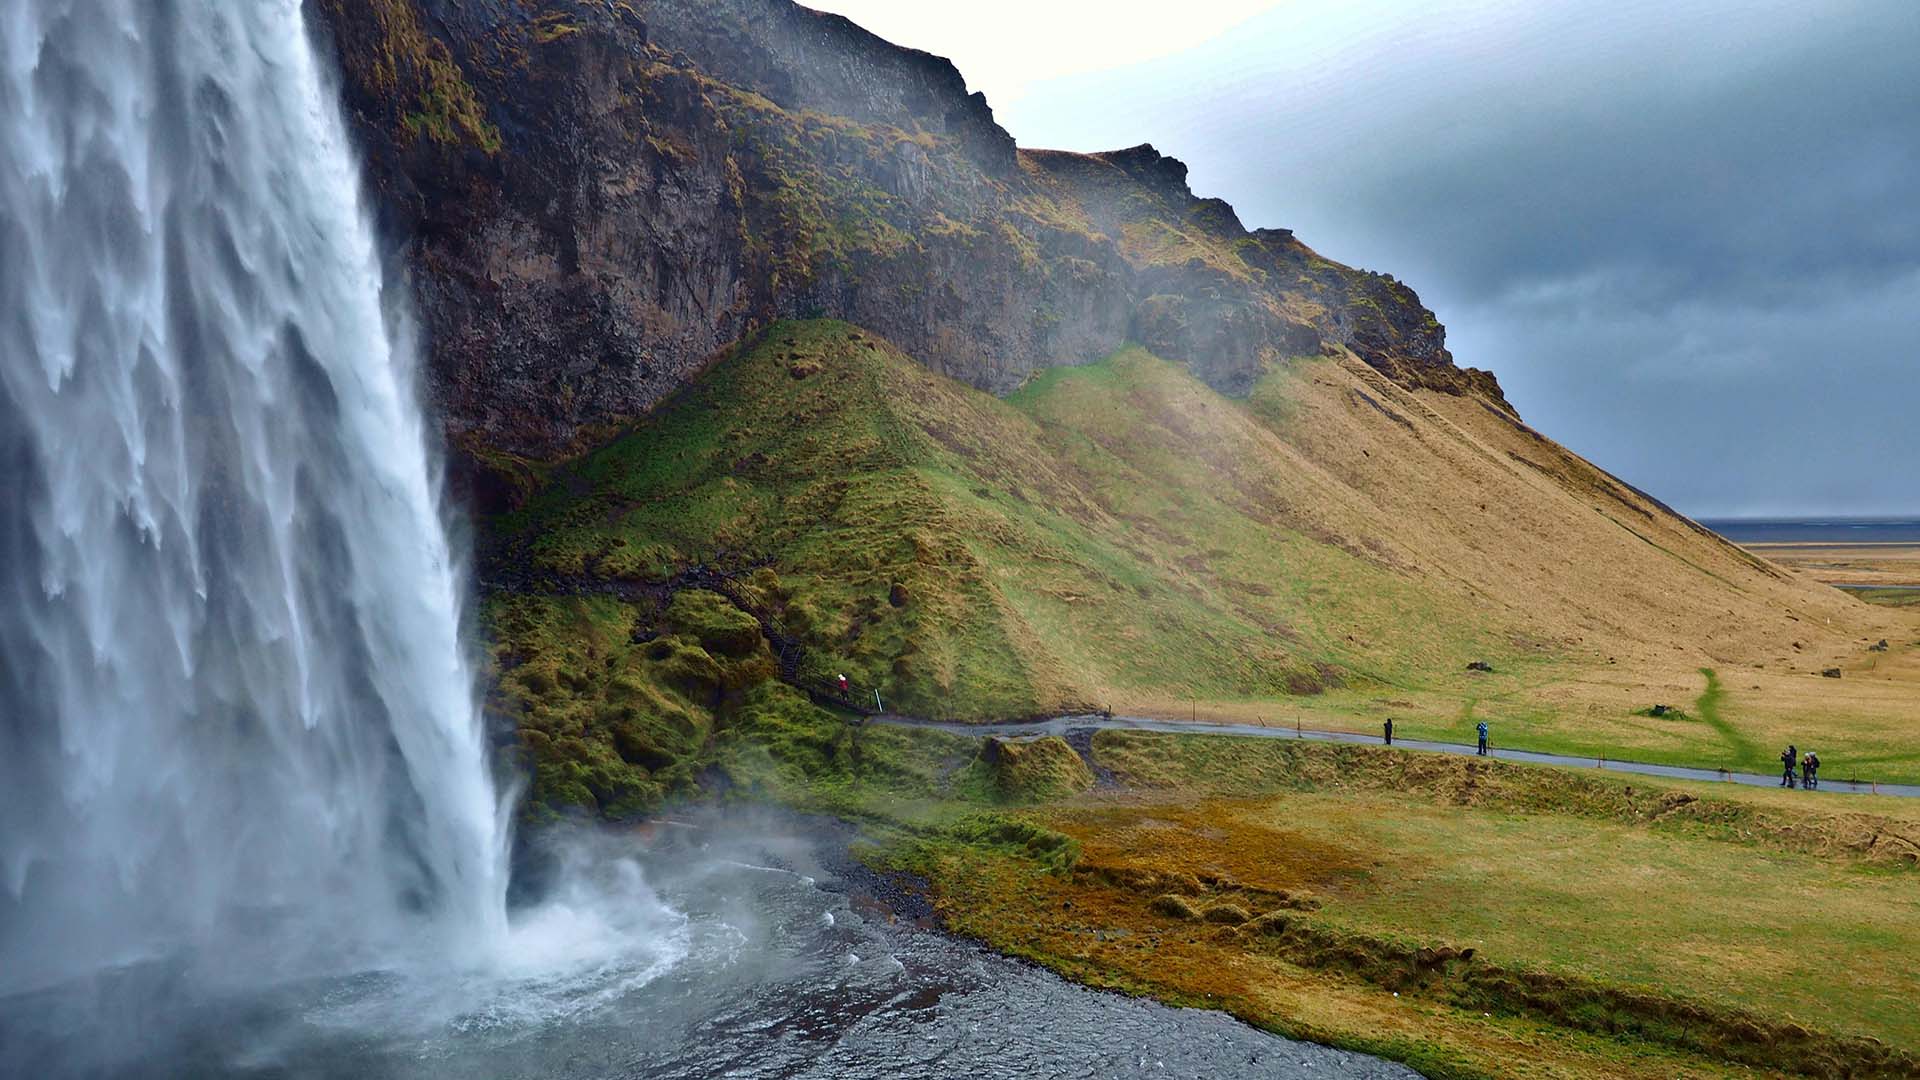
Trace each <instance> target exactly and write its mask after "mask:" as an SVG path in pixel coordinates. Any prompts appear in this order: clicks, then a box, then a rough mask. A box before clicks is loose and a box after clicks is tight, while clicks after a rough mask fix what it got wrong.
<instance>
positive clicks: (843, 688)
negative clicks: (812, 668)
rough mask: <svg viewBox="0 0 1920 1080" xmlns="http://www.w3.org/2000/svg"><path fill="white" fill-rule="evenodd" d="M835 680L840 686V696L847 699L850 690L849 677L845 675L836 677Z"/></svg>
mask: <svg viewBox="0 0 1920 1080" xmlns="http://www.w3.org/2000/svg"><path fill="white" fill-rule="evenodd" d="M834 679H835V681H837V682H838V683H839V684H840V696H841V697H846V696H847V693H848V689H849V688H848V683H847V677H846V676H845V675H836V676H834Z"/></svg>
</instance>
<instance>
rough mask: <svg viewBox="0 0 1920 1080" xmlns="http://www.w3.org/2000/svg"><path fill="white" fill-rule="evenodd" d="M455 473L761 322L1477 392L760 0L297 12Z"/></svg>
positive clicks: (1260, 249)
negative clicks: (1142, 354) (396, 251)
mask: <svg viewBox="0 0 1920 1080" xmlns="http://www.w3.org/2000/svg"><path fill="white" fill-rule="evenodd" d="M308 2H309V4H310V5H311V6H312V7H313V8H314V9H315V11H316V13H317V14H318V15H319V16H320V20H319V22H320V25H321V26H322V27H323V28H325V29H326V30H327V31H328V32H330V35H331V40H332V41H333V43H334V44H335V46H336V48H337V52H338V55H339V59H340V64H341V69H342V72H343V77H344V82H345V86H344V87H343V90H344V94H345V99H346V101H347V105H348V110H349V113H350V115H351V116H352V117H353V119H354V120H355V122H356V126H357V128H358V131H359V134H360V137H361V138H362V140H363V142H364V144H365V146H366V148H367V154H368V158H369V169H370V173H371V182H372V184H373V186H374V189H375V191H376V194H377V201H378V203H379V205H380V207H381V212H382V214H383V216H384V223H385V225H386V226H387V227H388V229H389V230H390V231H391V232H393V233H394V234H395V235H398V236H400V237H402V238H404V239H405V240H406V241H407V244H408V253H409V259H410V262H411V264H412V266H413V269H414V271H415V275H414V276H415V288H416V290H417V292H418V294H419V298H420V301H421V307H422V310H423V312H424V318H425V320H426V324H427V330H428V332H429V339H430V341H431V343H432V351H431V357H430V371H431V384H432V391H433V393H434V395H435V397H436V399H437V403H438V405H439V406H440V408H441V411H442V415H443V416H444V417H445V419H446V422H447V424H448V427H449V434H450V435H451V437H452V441H453V443H454V445H455V446H456V447H457V448H459V449H462V450H464V451H467V452H468V453H470V454H478V453H490V452H499V451H504V452H511V453H516V454H525V455H532V456H552V455H555V454H559V453H564V452H568V451H571V450H575V449H579V448H581V447H582V446H584V445H586V444H588V443H590V442H592V441H595V439H596V437H597V436H598V435H600V434H602V433H604V432H605V431H606V430H607V429H608V428H610V427H611V426H612V425H617V424H619V423H621V422H623V421H626V420H628V419H630V418H632V417H634V416H636V415H638V414H640V413H642V412H644V411H645V410H646V409H648V408H649V407H650V406H652V405H653V404H654V403H655V402H657V401H659V400H660V399H661V398H662V397H664V396H665V395H666V394H668V393H670V392H671V391H673V390H674V389H676V388H678V387H679V386H681V385H683V384H684V383H685V382H686V381H687V380H688V379H689V378H691V377H692V376H693V375H694V374H695V373H696V372H698V371H699V370H700V369H701V368H702V367H703V366H704V365H705V364H706V363H707V362H708V361H709V360H710V359H711V358H712V357H714V356H715V355H716V354H717V353H718V352H719V351H721V350H722V349H724V348H725V347H727V346H728V345H730V344H732V343H733V342H735V341H738V340H739V339H740V338H742V337H743V336H745V335H747V334H749V333H751V332H752V331H753V330H755V329H756V328H758V327H760V326H763V325H765V324H767V323H769V322H770V321H772V320H774V319H777V318H784V317H796V316H798V317H812V316H822V315H826V316H834V317H838V318H843V319H846V320H848V321H850V322H854V323H858V324H861V325H864V326H867V327H870V328H872V329H873V330H876V331H878V332H880V333H882V334H884V335H886V336H887V337H888V338H890V339H891V340H893V341H895V342H897V343H898V344H899V345H901V346H902V347H903V348H904V349H905V350H906V351H907V352H908V353H909V354H911V355H913V356H914V357H916V358H917V359H919V360H920V361H921V362H922V363H924V364H926V365H928V366H929V367H931V368H933V369H934V370H936V371H939V372H942V373H944V374H947V375H950V376H952V377H954V378H956V379H959V380H961V381H963V382H966V383H969V384H971V385H973V386H976V387H979V388H982V389H986V390H989V391H993V392H996V393H1001V392H1006V391H1009V390H1011V389H1013V388H1015V387H1017V386H1019V385H1021V384H1022V383H1023V382H1024V381H1025V380H1026V379H1027V378H1028V377H1029V376H1030V375H1031V374H1032V373H1033V372H1034V371H1036V370H1038V369H1041V368H1045V367H1050V366H1057V365H1062V364H1077V363H1082V362H1087V361H1091V360H1094V359H1097V358H1098V357H1101V356H1103V355H1106V354H1107V353H1109V352H1111V351H1112V350H1113V349H1115V348H1117V347H1118V346H1119V345H1120V344H1121V343H1122V342H1124V341H1126V340H1129V339H1133V340H1138V341H1141V342H1142V343H1144V344H1146V345H1148V346H1149V347H1150V348H1152V349H1153V350H1155V351H1156V352H1158V353H1160V354H1161V355H1164V356H1167V357H1170V358H1174V359H1177V360H1179V361H1181V362H1184V363H1186V364H1187V365H1189V366H1190V367H1191V368H1192V370H1193V371H1194V372H1195V373H1196V374H1197V375H1199V376H1200V377H1201V378H1202V379H1204V380H1205V381H1207V382H1208V383H1209V384H1211V385H1213V386H1214V387H1216V388H1218V389H1221V390H1223V391H1226V392H1228V393H1244V392H1245V391H1246V390H1247V389H1248V388H1249V387H1250V386H1251V385H1252V384H1253V381H1254V379H1255V378H1256V376H1257V375H1258V373H1259V372H1260V370H1261V369H1262V367H1263V366H1264V365H1265V364H1266V363H1268V362H1269V361H1272V360H1275V359H1278V358H1283V357H1288V356H1296V355H1308V354H1318V353H1321V352H1323V351H1324V352H1336V351H1339V350H1340V349H1342V348H1345V349H1350V350H1351V351H1352V352H1353V353H1355V354H1356V355H1357V356H1359V357H1360V358H1361V359H1362V360H1364V361H1365V362H1366V363H1368V364H1370V365H1372V366H1373V367H1374V368H1376V369H1378V370H1380V371H1382V372H1383V373H1386V374H1388V375H1389V376H1391V377H1393V378H1394V379H1396V380H1397V381H1399V382H1401V383H1402V384H1403V385H1407V386H1420V387H1428V388H1437V389H1444V390H1448V391H1452V392H1458V393H1474V394H1478V395H1483V396H1485V397H1487V398H1488V399H1490V400H1493V401H1495V402H1497V403H1500V404H1502V405H1503V406H1504V402H1503V401H1501V399H1500V395H1499V389H1498V387H1497V385H1496V384H1495V383H1494V381H1493V379H1492V377H1491V376H1489V375H1486V374H1485V373H1482V372H1477V371H1471V370H1462V369H1459V368H1456V367H1455V366H1454V365H1453V363H1452V358H1451V356H1450V355H1449V354H1448V352H1447V351H1446V348H1445V331H1444V330H1443V328H1442V327H1441V326H1440V325H1439V323H1438V322H1437V321H1435V320H1434V318H1433V315H1432V313H1431V312H1429V311H1427V310H1426V309H1425V308H1423V307H1421V305H1420V303H1419V300H1418V298H1417V297H1416V296H1415V295H1414V294H1413V292H1412V291H1411V290H1409V289H1407V288H1406V287H1405V286H1403V285H1400V284H1398V283H1396V282H1394V281H1393V280H1392V279H1390V278H1386V277H1382V276H1379V275H1374V274H1368V273H1364V272H1361V271H1356V270H1352V269H1349V268H1347V267H1344V266H1340V265H1338V264H1336V263H1332V262H1329V261H1327V260H1324V259H1322V258H1320V257H1319V256H1317V255H1316V254H1315V253H1314V252H1312V251H1311V250H1310V249H1308V248H1307V247H1306V246H1305V245H1303V244H1301V243H1300V242H1299V241H1297V240H1296V239H1294V238H1293V236H1292V234H1291V233H1289V232H1287V231H1285V230H1270V229H1262V230H1254V231H1249V230H1247V229H1246V228H1245V227H1243V226H1242V224H1241V223H1240V221H1239V220H1238V218H1237V217H1236V216H1235V214H1234V212H1233V210H1232V208H1231V207H1229V206H1227V205H1226V204H1225V203H1223V202H1220V201H1218V200H1212V199H1199V198H1196V197H1195V196H1194V195H1193V193H1192V192H1191V191H1190V190H1189V189H1188V187H1187V185H1186V168H1185V166H1183V165H1181V164H1180V163H1179V162H1177V161H1174V160H1172V159H1170V158H1167V157H1164V156H1162V155H1161V154H1159V153H1157V152H1156V151H1155V150H1154V149H1153V148H1152V147H1150V146H1140V147H1135V148H1133V149H1131V150H1123V151H1117V152H1114V153H1108V154H1099V155H1078V154H1066V153H1057V152H1046V151H1019V150H1016V149H1015V147H1014V145H1013V141H1012V139H1011V138H1010V137H1009V136H1008V135H1007V134H1006V133H1005V132H1004V131H1002V130H1001V129H1000V128H999V127H998V126H996V125H995V124H994V123H993V119H992V113H991V111H990V109H989V108H988V106H987V103H986V101H985V100H984V99H983V98H981V97H980V96H979V95H977V94H976V95H971V96H969V95H967V94H966V92H965V84H964V81H963V80H962V78H961V77H960V75H959V73H958V72H957V71H955V70H954V68H953V66H952V65H951V64H950V63H948V62H947V61H945V60H942V59H939V58H937V57H933V56H930V55H928V54H925V53H920V52H915V51H911V50H906V49H900V48H897V47H895V46H892V45H890V44H888V43H886V42H884V41H881V40H880V39H878V38H876V37H874V36H873V35H871V34H868V33H866V32H865V31H863V30H860V29H859V28H858V27H856V26H854V25H853V24H851V23H849V22H847V21H846V20H845V19H841V18H839V17H836V16H829V15H824V14H821V13H818V12H814V11H811V10H808V9H806V8H803V7H799V6H797V5H795V4H792V3H790V2H788V0H709V2H702V0H628V2H619V0H549V2H543V3H527V2H525V0H458V2H456V0H308Z"/></svg>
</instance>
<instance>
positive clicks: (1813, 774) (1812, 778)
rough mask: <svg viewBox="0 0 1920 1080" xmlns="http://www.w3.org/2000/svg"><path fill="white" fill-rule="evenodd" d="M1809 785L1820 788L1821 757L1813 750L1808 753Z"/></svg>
mask: <svg viewBox="0 0 1920 1080" xmlns="http://www.w3.org/2000/svg"><path fill="white" fill-rule="evenodd" d="M1807 785H1808V786H1809V787H1819V786H1820V755H1819V754H1816V753H1814V752H1813V751H1811V750H1809V751H1807Z"/></svg>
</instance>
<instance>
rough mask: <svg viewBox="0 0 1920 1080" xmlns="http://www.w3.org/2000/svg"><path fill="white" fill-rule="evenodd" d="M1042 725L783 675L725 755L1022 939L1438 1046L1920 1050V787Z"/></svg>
mask: <svg viewBox="0 0 1920 1080" xmlns="http://www.w3.org/2000/svg"><path fill="white" fill-rule="evenodd" d="M1015 745H1017V746H1018V747H1019V749H1018V751H1017V752H1011V753H1010V752H1009V747H1008V746H1006V745H998V746H996V745H994V744H991V743H989V742H986V741H984V740H980V739H968V738H963V737H960V736H955V735H950V734H945V733H941V732H931V731H916V730H908V729H898V728H889V727H873V726H869V727H865V728H862V727H855V726H851V725H848V724H846V723H844V722H843V721H841V720H840V719H838V718H835V717H833V716H830V715H828V714H826V713H823V712H821V711H820V710H818V709H814V708H811V707H810V706H807V705H805V703H804V702H802V701H799V700H798V699H797V698H796V697H795V696H793V695H792V694H791V692H790V691H786V690H784V689H781V688H777V687H770V688H766V689H764V690H761V691H755V692H753V693H752V694H750V695H749V698H748V701H747V702H746V704H745V705H744V707H743V708H742V709H741V711H740V712H739V713H738V715H737V717H736V719H735V722H733V723H731V724H729V725H728V726H727V728H726V729H725V730H724V731H723V732H722V734H721V736H720V738H719V741H718V744H717V750H718V755H719V756H718V758H717V759H716V762H715V765H716V767H717V768H719V769H721V770H722V771H724V772H725V773H726V775H727V776H728V777H729V778H730V779H729V785H728V790H729V791H731V792H732V793H733V796H734V797H748V798H771V799H775V800H778V801H782V802H785V803H788V804H790V805H796V806H799V807H802V808H804V809H808V810H815V811H824V812H830V813H834V814H836V815H839V816H841V817H844V818H847V819H849V820H853V821H857V822H860V823H862V824H863V825H864V826H865V830H866V834H867V835H868V837H869V838H870V841H871V843H872V845H873V846H871V847H869V848H868V849H867V856H866V857H867V858H869V859H871V860H873V861H875V862H877V863H879V864H881V865H883V866H891V867H898V868H903V869H910V870H914V871H916V872H918V873H921V874H923V875H925V876H926V878H927V879H928V882H929V885H930V888H931V889H932V892H933V895H934V897H935V900H936V904H937V906H938V908H939V909H940V910H941V912H942V914H943V916H944V917H945V918H946V920H947V921H948V923H949V925H950V926H952V927H953V928H955V929H957V930H959V931H961V932H963V933H967V934H970V935H973V936H977V937H979V938H981V939H982V940H984V941H986V942H987V943H989V944H991V945H993V946H995V947H997V948H1000V949H1002V950H1005V951H1008V952H1010V953H1013V954H1016V955H1020V956H1025V957H1028V958H1030V959H1033V960H1035V961H1037V962H1040V963H1043V964H1046V965H1048V966H1050V967H1053V968H1055V969H1057V970H1059V971H1061V972H1063V973H1065V974H1067V975H1070V976H1072V977H1074V978H1077V979H1081V980H1084V981H1087V982H1089V983H1092V984H1094V985H1100V986H1109V987H1113V988H1116V989H1122V990H1126V991H1129V992H1136V993H1150V994H1153V995H1155V996H1158V997H1161V998H1163V999H1165V1000H1169V1001H1173V1002H1176V1003H1182V1004H1195V1005H1204V1006H1209V1007H1216V1008H1224V1009H1227V1010H1229V1011H1232V1012H1234V1013H1235V1014H1237V1015H1240V1016H1242V1017H1243V1018H1245V1019H1247V1020H1249V1021H1251V1022H1253V1023H1256V1024H1260V1025H1262V1026H1265V1027H1269V1028H1271V1029H1273V1030H1276V1031H1281V1032H1284V1033H1287V1034H1291V1035H1296V1036H1301V1037H1307V1038H1313V1039H1318V1040H1321V1041H1326V1042H1331V1043H1335V1044H1338V1045H1343V1046H1349V1047H1353V1048H1356V1049H1363V1050H1368V1051H1371V1052H1375V1053H1381V1054H1385V1055H1388V1056H1392V1057H1395V1058H1398V1059H1400V1060H1405V1061H1408V1062H1410V1063H1412V1064H1414V1065H1415V1066H1416V1067H1418V1068H1420V1069H1421V1070H1423V1071H1424V1072H1426V1073H1427V1074H1428V1075H1430V1076H1435V1077H1494V1076H1500V1077H1506V1076H1523V1077H1565V1078H1598V1077H1646V1078H1652V1077H1675V1076H1694V1077H1729V1076H1749V1077H1750V1076H1776V1075H1793V1074H1801V1075H1814V1076H1841V1075H1851V1076H1904V1075H1909V1074H1910V1071H1911V1070H1912V1069H1914V1068H1915V1067H1920V1066H1917V1065H1916V1059H1915V1058H1913V1057H1912V1056H1910V1055H1911V1051H1913V1050H1914V1049H1916V1048H1920V1017H1917V1016H1916V1015H1915V1014H1914V1012H1913V1010H1911V1009H1910V1008H1908V1007H1907V1003H1908V1002H1910V1001H1911V1000H1912V998H1913V995H1914V994H1915V992H1916V991H1920V986H1916V985H1915V982H1916V979H1920V975H1917V974H1916V973H1915V972H1914V971H1913V969H1912V967H1911V965H1909V964H1907V963H1905V962H1904V960H1903V958H1905V957H1908V956H1911V955H1913V954H1914V950H1915V949H1916V947H1920V891H1916V890H1915V888H1914V885H1915V882H1916V880H1920V879H1916V877H1915V875H1916V873H1920V805H1915V804H1914V803H1913V802H1912V801H1910V800H1896V799H1887V798H1880V799H1876V798H1872V797H1860V798H1846V799H1840V798H1838V797H1831V798H1820V797H1817V796H1816V797H1808V796H1803V795H1800V794H1799V793H1787V792H1776V791H1771V790H1764V789H1745V788H1735V787H1732V786H1722V785H1699V784H1684V783H1675V782H1643V779H1644V778H1639V777H1635V778H1631V779H1629V778H1624V777H1618V776H1607V775H1601V774H1594V775H1588V774H1576V773H1566V772H1562V771H1559V770H1552V769H1542V768H1536V767H1528V766H1518V765H1511V764H1506V763H1498V762H1482V761H1476V760H1468V759H1458V758H1448V757H1442V756H1437V755H1431V754H1418V753H1405V752H1398V751H1390V750H1385V749H1382V748H1375V747H1354V746H1331V745H1322V744H1311V743H1294V742H1277V741H1268V740H1245V739H1232V738H1220V737H1212V736H1173V735H1157V734H1145V733H1122V732H1105V733H1102V734H1100V735H1099V736H1097V737H1096V738H1095V739H1094V742H1093V748H1092V754H1093V757H1094V761H1095V762H1096V763H1098V764H1099V765H1101V766H1103V767H1105V768H1107V769H1110V770H1112V772H1113V774H1114V775H1115V776H1116V779H1117V782H1118V783H1119V785H1120V787H1119V788H1117V789H1105V790H1098V791H1088V790H1086V788H1087V786H1088V783H1089V780H1090V777H1089V776H1088V775H1087V773H1086V772H1085V771H1084V766H1082V765H1081V764H1080V763H1079V762H1078V761H1077V760H1076V759H1075V758H1074V754H1073V751H1072V750H1071V749H1069V748H1068V747H1067V745H1066V744H1065V743H1064V742H1062V741H1061V740H1059V739H1042V740H1034V741H1030V742H1025V743H1021V744H1015ZM1464 950H1471V953H1470V954H1464V953H1463V951H1464Z"/></svg>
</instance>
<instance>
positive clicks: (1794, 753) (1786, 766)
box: [1780, 743, 1800, 788]
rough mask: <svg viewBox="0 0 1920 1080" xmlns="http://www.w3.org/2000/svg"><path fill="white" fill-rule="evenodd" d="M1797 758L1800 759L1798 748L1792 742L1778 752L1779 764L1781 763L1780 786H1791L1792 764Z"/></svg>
mask: <svg viewBox="0 0 1920 1080" xmlns="http://www.w3.org/2000/svg"><path fill="white" fill-rule="evenodd" d="M1799 760H1800V748H1799V747H1797V746H1794V745H1793V744H1792V743H1788V744H1787V748H1786V749H1785V750H1783V751H1781V752H1780V765H1781V772H1780V786H1781V787H1783V788H1791V787H1792V786H1793V766H1794V763H1795V762H1797V761H1799Z"/></svg>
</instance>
